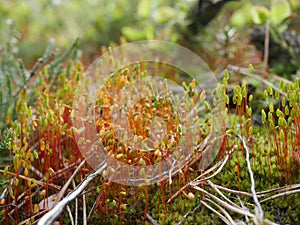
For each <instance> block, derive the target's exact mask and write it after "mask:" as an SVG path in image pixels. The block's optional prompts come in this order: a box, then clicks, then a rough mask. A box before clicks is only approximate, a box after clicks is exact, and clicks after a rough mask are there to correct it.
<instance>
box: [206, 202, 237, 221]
mask: <svg viewBox="0 0 300 225" xmlns="http://www.w3.org/2000/svg"><path fill="white" fill-rule="evenodd" d="M206 200H207V201H209V202H210V203H212V204H213V205H215V206H216V207H217V208H218V209H219V210H220V211H221V212H222V213H223V214H224V215H225V217H226V218H227V219H228V221H229V224H232V225H236V223H235V222H234V221H233V219H232V217H231V216H230V215H229V213H228V212H227V211H226V210H225V209H223V208H222V207H221V206H219V205H218V204H217V203H215V202H214V201H213V200H211V199H209V198H207V199H206Z"/></svg>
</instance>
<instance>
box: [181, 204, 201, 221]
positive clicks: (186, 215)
mask: <svg viewBox="0 0 300 225" xmlns="http://www.w3.org/2000/svg"><path fill="white" fill-rule="evenodd" d="M200 206H201V204H199V205H197V206H196V207H195V208H194V209H193V211H191V212H187V213H186V214H185V215H184V216H183V218H182V220H181V221H179V222H178V223H176V224H175V225H180V224H182V223H183V222H184V221H185V220H186V218H187V217H188V216H190V215H193V214H194V213H195V212H196V211H197V210H198V209H199V208H200Z"/></svg>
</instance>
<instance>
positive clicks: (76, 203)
mask: <svg viewBox="0 0 300 225" xmlns="http://www.w3.org/2000/svg"><path fill="white" fill-rule="evenodd" d="M72 186H73V189H74V190H75V189H76V184H75V181H74V179H73V180H72ZM77 224H78V200H77V198H76V199H75V225H77Z"/></svg>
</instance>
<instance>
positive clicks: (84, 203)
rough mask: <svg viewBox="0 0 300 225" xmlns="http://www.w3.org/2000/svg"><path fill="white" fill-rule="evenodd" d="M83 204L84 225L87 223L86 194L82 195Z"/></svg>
mask: <svg viewBox="0 0 300 225" xmlns="http://www.w3.org/2000/svg"><path fill="white" fill-rule="evenodd" d="M82 204H83V209H82V214H83V216H82V217H83V218H82V219H83V225H87V217H86V201H85V195H82Z"/></svg>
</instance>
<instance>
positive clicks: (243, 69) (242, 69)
mask: <svg viewBox="0 0 300 225" xmlns="http://www.w3.org/2000/svg"><path fill="white" fill-rule="evenodd" d="M227 68H228V70H232V71H235V72H240V73H241V74H244V75H246V76H249V77H252V78H254V79H256V80H258V81H261V82H262V83H264V84H265V85H268V86H270V87H272V88H273V89H274V90H276V91H278V92H279V93H280V94H281V95H283V96H285V97H286V95H287V94H286V93H285V92H283V91H282V90H281V89H280V88H278V87H277V86H275V85H274V84H272V83H271V82H269V81H267V80H266V79H264V78H263V77H261V76H259V75H257V74H252V73H250V72H249V70H248V69H246V68H242V67H238V66H231V65H228V66H227Z"/></svg>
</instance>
